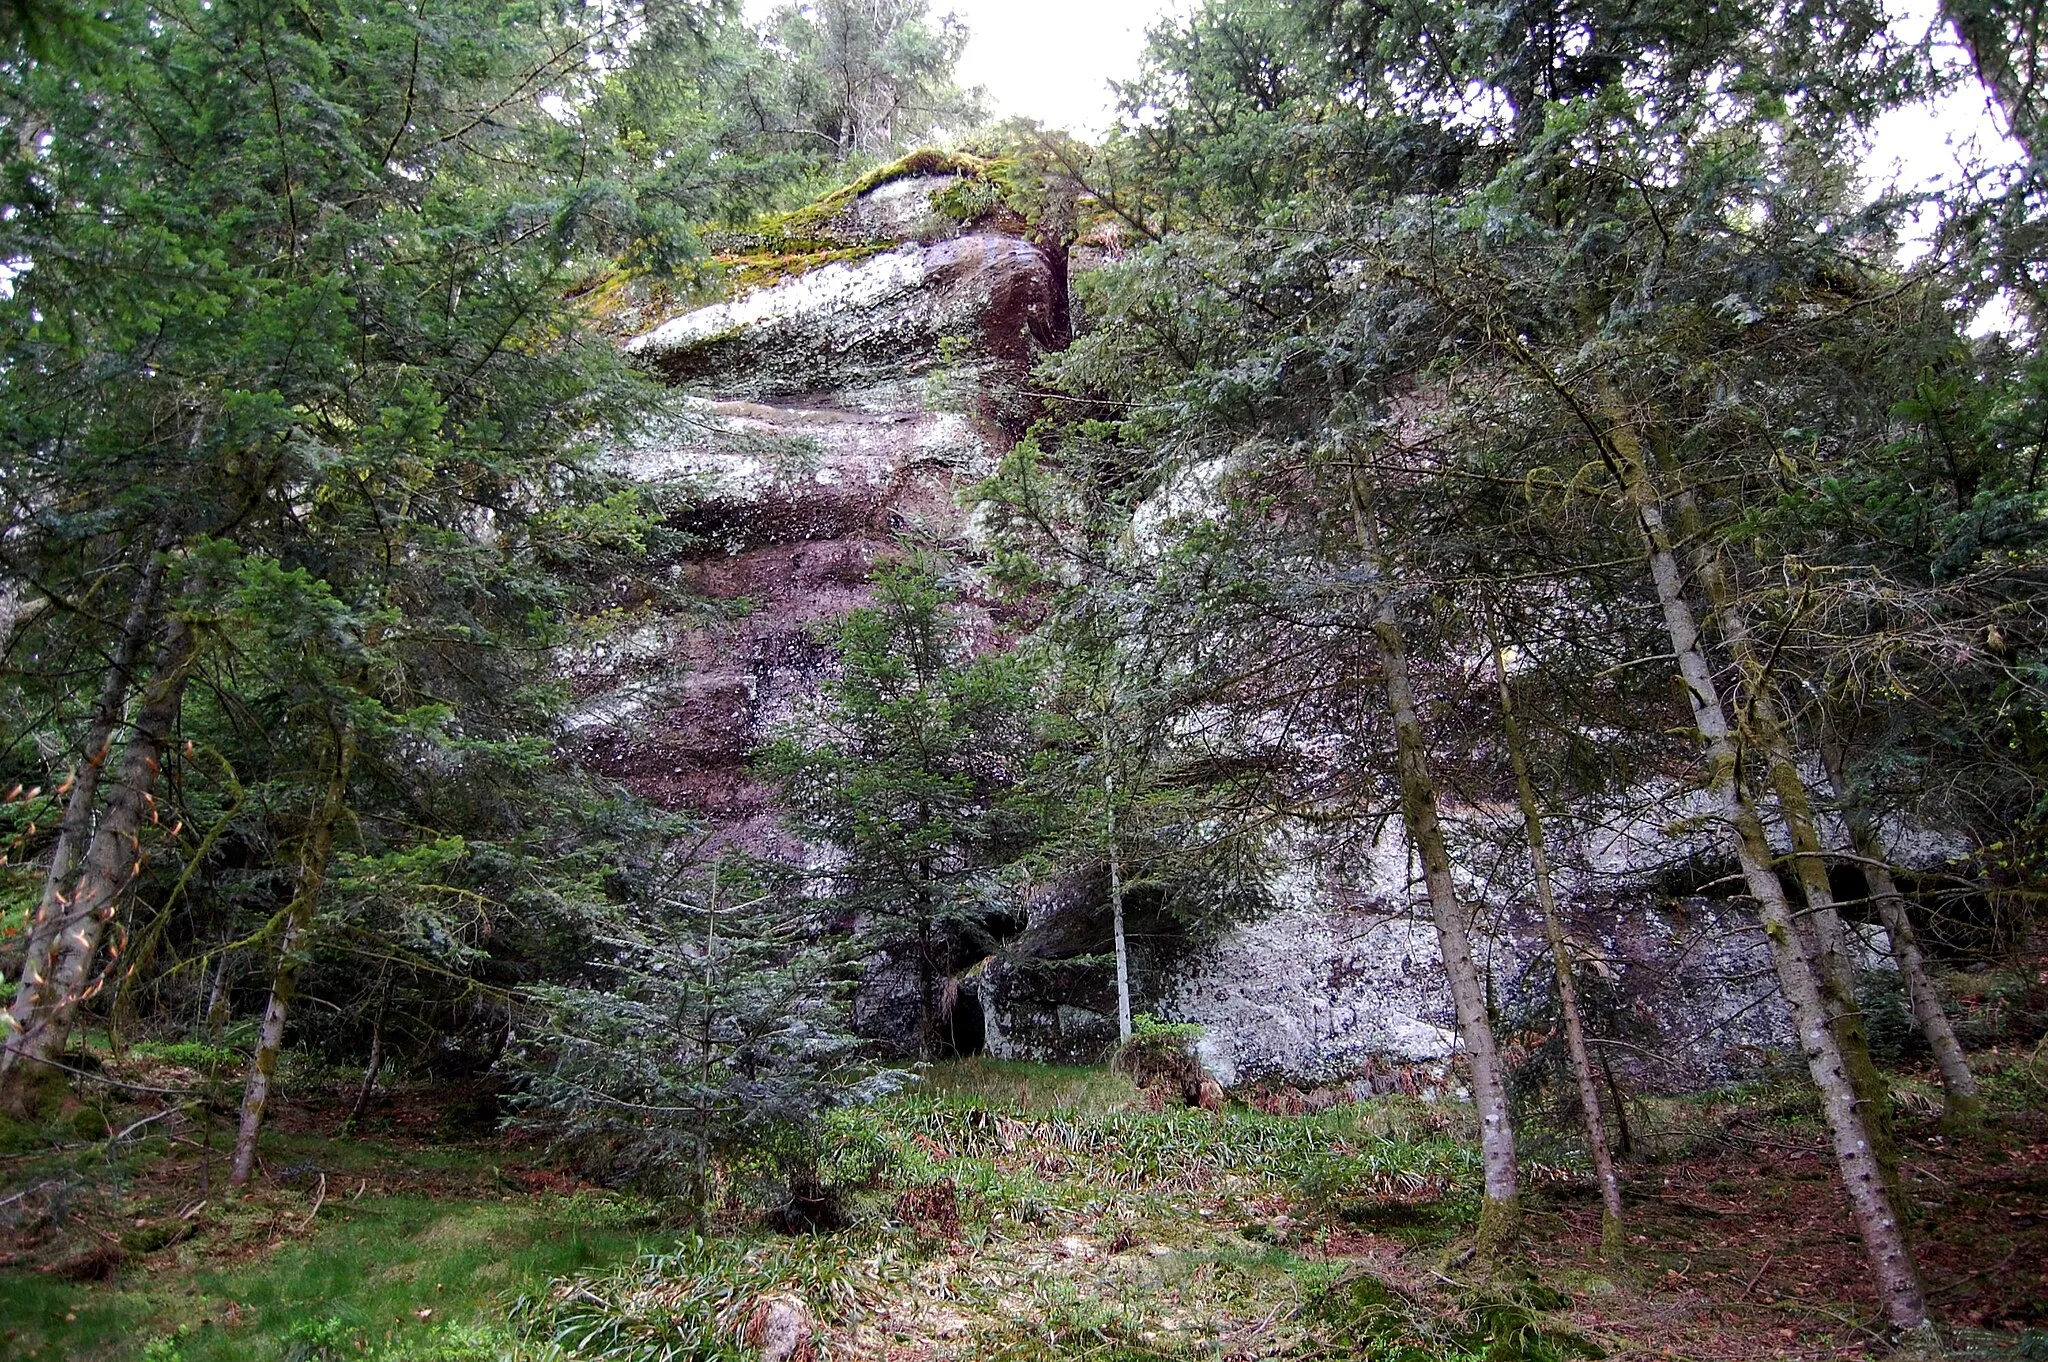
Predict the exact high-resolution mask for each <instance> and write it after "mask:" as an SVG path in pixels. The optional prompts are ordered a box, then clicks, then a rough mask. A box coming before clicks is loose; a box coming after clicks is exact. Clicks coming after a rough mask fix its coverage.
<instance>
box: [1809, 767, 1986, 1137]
mask: <svg viewBox="0 0 2048 1362" xmlns="http://www.w3.org/2000/svg"><path fill="white" fill-rule="evenodd" d="M1820 756H1821V764H1822V765H1823V766H1825V767H1826V768H1827V773H1828V782H1829V783H1830V784H1831V785H1832V786H1833V787H1834V791H1835V799H1836V802H1837V806H1838V807H1839V809H1840V810H1841V814H1842V822H1843V823H1844V824H1845V825H1846V826H1847V827H1848V829H1849V841H1850V845H1851V846H1853V847H1854V848H1855V850H1856V854H1857V855H1858V856H1859V857H1861V858H1862V860H1863V875H1864V878H1865V879H1866V880H1868V881H1869V883H1870V898H1871V902H1872V903H1873V904H1875V905H1876V907H1877V917H1878V921H1880V922H1882V923H1883V924H1884V930H1885V935H1886V936H1887V937H1889V938H1890V939H1891V944H1892V958H1893V959H1894V960H1896V961H1897V962H1898V966H1899V977H1900V978H1901V979H1902V980H1903V981H1904V982H1905V985H1906V1000H1907V1002H1908V1003H1909V1004H1910V1005H1911V1007H1912V1009H1913V1021H1914V1023H1915V1024H1916V1025H1918V1026H1919V1028H1920V1034H1921V1036H1922V1037H1924V1038H1925V1039H1926V1041H1927V1048H1928V1049H1929V1050H1932V1051H1933V1052H1934V1066H1935V1068H1936V1069H1937V1070H1938V1071H1939V1072H1940V1074H1941V1092H1942V1102H1943V1106H1944V1109H1945V1114H1946V1118H1947V1120H1948V1121H1949V1122H1950V1123H1951V1124H1953V1125H1958V1126H1965V1127H1967V1126H1970V1125H1973V1124H1975V1123H1976V1122H1977V1121H1979V1120H1980V1119H1982V1117H1983V1114H1984V1099H1983V1098H1982V1097H1981V1096H1979V1095H1978V1092H1977V1076H1976V1075H1975V1074H1973V1073H1971V1072H1970V1061H1969V1059H1968V1058H1967V1057H1966V1056H1965V1055H1964V1054H1963V1047H1962V1043H1961V1042H1960V1041H1958V1040H1957V1039H1956V1029H1955V1027H1954V1026H1953V1025H1952V1024H1950V1022H1949V1019H1948V1009H1946V1008H1945V1007H1943V1006H1942V1003H1941V993H1940V991H1939V990H1937V989H1936V988H1935V987H1934V979H1933V978H1932V976H1930V975H1929V974H1928V972H1927V957H1926V956H1925V955H1924V954H1922V953H1921V950H1920V938H1919V935H1918V934H1917V933H1916V932H1914V930H1913V920H1912V918H1910V917H1909V916H1907V913H1906V898H1905V895H1903V894H1901V893H1900V892H1899V886H1898V883H1897V882H1896V881H1895V880H1893V879H1892V870H1891V865H1890V863H1889V862H1888V861H1887V860H1886V858H1885V854H1884V846H1883V844H1882V843H1880V842H1879V841H1878V838H1877V830H1876V829H1875V828H1874V827H1872V826H1871V822H1870V815H1869V813H1868V812H1866V811H1865V809H1864V808H1863V806H1862V804H1861V803H1860V802H1858V800H1857V799H1856V797H1855V790H1854V787H1853V786H1852V785H1851V784H1850V783H1849V778H1848V760H1847V757H1846V756H1845V754H1844V753H1843V751H1842V747H1841V744H1840V743H1838V742H1835V741H1834V740H1833V739H1831V738H1828V737H1823V738H1822V739H1821V744H1820Z"/></svg>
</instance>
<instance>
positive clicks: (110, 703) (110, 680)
mask: <svg viewBox="0 0 2048 1362" xmlns="http://www.w3.org/2000/svg"><path fill="white" fill-rule="evenodd" d="M164 547H167V546H166V545H165V544H164V543H163V536H162V535H161V534H160V535H159V536H158V538H157V541H156V543H154V544H153V545H152V547H151V549H150V553H149V558H148V560H147V561H146V562H145V563H144V564H143V565H142V573H141V576H140V577H139V578H138V579H137V580H136V584H135V594H134V597H133V599H132V600H131V601H130V603H129V606H128V616H127V618H126V619H125V620H123V621H122V624H121V632H120V634H119V636H118V637H116V639H115V640H114V651H113V654H112V656H111V658H110V659H109V660H108V664H107V673H106V677H105V680H104V681H103V683H102V684H101V687H100V694H99V700H98V702H97V703H96V704H95V705H94V707H93V713H92V723H91V726H90V727H89V728H87V730H86V734H85V747H84V750H83V752H82V753H81V755H80V760H79V764H78V769H77V770H76V771H75V772H74V773H73V775H72V778H71V793H70V795H69V797H68V798H67V799H66V801H65V804H64V817H63V820H62V821H61V822H59V823H58V825H57V843H56V845H55V846H54V847H52V848H51V850H50V868H49V873H48V874H47V875H45V876H44V879H43V893H42V899H41V901H40V902H39V903H38V904H37V905H36V913H35V917H34V919H33V920H32V921H31V922H30V924H29V933H28V941H27V942H26V944H25V949H24V952H23V957H22V966H21V983H20V987H19V988H17V989H16V991H15V994H14V1002H13V1004H12V1006H10V1007H9V1008H8V1011H7V1015H6V1017H5V1018H4V1019H0V1026H4V1027H5V1030H6V1044H5V1046H4V1048H0V1082H4V1081H5V1077H6V1075H7V1074H8V1073H9V1071H11V1070H12V1069H14V1068H15V1066H16V1065H17V1064H18V1063H19V1062H20V1057H19V1053H18V1050H19V1042H20V1041H21V1040H22V1039H23V1038H24V1037H26V1035H27V1034H28V1030H29V1026H30V1024H31V1023H32V1022H33V1021H34V1020H35V1019H36V1016H37V1014H38V1013H39V1012H40V1011H42V1010H43V1009H45V1008H46V1007H47V1006H48V1005H49V998H50V994H49V986H50V969H51V961H52V958H53V957H54V955H55V953H56V946H57V940H58V938H59V937H60V936H62V935H63V933H64V930H65V928H66V927H67V926H69V925H70V922H71V911H70V909H71V899H70V897H69V896H68V895H67V893H66V891H67V890H69V889H70V888H71V887H72V885H71V881H72V876H73V872H74V871H76V870H77V868H78V859H79V855H80V853H81V851H82V850H83V849H84V847H85V845H86V843H87V841H88V839H89V838H90V837H91V835H92V816H93V812H94V810H95V808H96V807H97V806H98V803H99V787H100V774H101V773H102V772H103V771H105V770H106V765H107V757H108V755H109V753H110V752H111V751H112V748H113V743H114V730H115V729H116V728H117V727H119V726H120V722H121V711H122V710H123V709H124V708H126V706H127V701H128V692H129V689H130V688H131V687H132V686H133V685H134V677H135V658H136V656H137V654H139V653H140V652H141V651H142V645H143V643H144V641H145V640H147V639H148V637H149V634H150V632H151V630H152V628H153V627H154V626H155V623H156V604H157V594H158V592H159V591H160V590H161V589H162V586H163V579H164V569H165V566H166V563H167V559H166V558H165V555H164V553H163V552H162V550H163V548H164Z"/></svg>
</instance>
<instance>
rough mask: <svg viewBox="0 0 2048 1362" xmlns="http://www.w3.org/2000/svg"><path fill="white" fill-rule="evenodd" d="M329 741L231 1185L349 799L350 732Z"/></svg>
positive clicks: (253, 1128) (258, 1128) (250, 1157)
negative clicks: (323, 784) (323, 786)
mask: <svg viewBox="0 0 2048 1362" xmlns="http://www.w3.org/2000/svg"><path fill="white" fill-rule="evenodd" d="M333 742H334V751H333V754H332V765H331V767H330V769H329V771H328V779H327V793H326V798H325V799H324V800H323V801H322V803H321V806H320V807H319V808H318V809H317V810H315V811H314V814H313V819H312V823H311V825H310V826H309V827H308V828H307V829H306V840H305V843H304V845H303V846H302V848H301V850H300V852H299V886H298V892H297V893H295V894H294V895H293V896H292V901H291V903H290V904H288V905H287V906H286V908H285V920H284V939H283V940H282V941H281V942H279V944H278V951H277V974H276V976H275V977H274V978H273V979H272V980H271V984H270V1003H269V1005H268V1006H266V1007H265V1008H264V1009H263V1028H262V1030H261V1031H260V1032H259V1033H258V1035H257V1040H256V1053H255V1054H254V1055H253V1056H251V1058H250V1061H249V1076H248V1078H247V1080H246V1081H245V1082H244V1083H243V1085H242V1119H241V1125H240V1127H239V1128H238V1129H237V1131H236V1133H235V1156H234V1163H233V1166H232V1167H231V1169H230V1171H229V1173H228V1185H229V1186H231V1187H242V1186H245V1185H247V1183H248V1181H249V1177H250V1174H252V1173H254V1172H255V1171H256V1144H257V1140H258V1139H259V1138H260V1137H261V1135H262V1133H263V1111H264V1107H265V1106H266V1105H267V1104H268V1103H269V1101H270V1081H271V1077H272V1076H273V1075H274V1074H275V1073H276V1071H277V1055H278V1051H279V1050H280V1049H282V1048H283V1046H284V1026H285V1020H286V1018H287V1017H288V1016H289V1015H290V1012H291V1006H292V1001H293V1000H294V999H295V998H296V997H297V996H298V989H299V968H300V966H301V965H302V964H304V960H305V953H306V947H307V937H308V936H309V935H310V934H311V932H312V929H313V920H314V917H315V916H316V915H317V914H318V912H319V910H320V895H321V891H322V890H323V889H325V888H326V884H327V868H328V864H329V862H330V861H331V859H332V858H333V854H334V828H335V825H336V824H338V823H339V822H340V821H341V815H342V809H343V808H344V806H345V805H346V803H347V800H348V772H349V766H350V764H351V761H352V759H353V757H354V755H355V746H354V739H353V736H352V735H350V734H347V733H342V732H337V733H335V734H334V737H333Z"/></svg>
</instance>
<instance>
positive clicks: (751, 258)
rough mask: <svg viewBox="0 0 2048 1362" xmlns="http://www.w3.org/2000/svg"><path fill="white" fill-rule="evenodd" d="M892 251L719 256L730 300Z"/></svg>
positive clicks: (833, 249)
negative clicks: (816, 272)
mask: <svg viewBox="0 0 2048 1362" xmlns="http://www.w3.org/2000/svg"><path fill="white" fill-rule="evenodd" d="M886 249H888V248H887V247H886V246H880V245H868V246H832V247H827V248H824V249H821V250H806V251H784V252H776V251H761V252H755V253H752V254H746V255H720V256H717V257H715V259H716V260H717V261H718V263H719V265H720V266H721V267H722V268H723V270H724V271H725V275H724V279H725V292H726V296H727V297H730V298H737V297H740V296H741V295H743V294H748V293H752V292H753V291H754V290H755V289H760V288H769V287H772V286H773V285H776V284H779V283H781V282H783V281H784V280H786V279H794V278H796V277H797V276H799V275H803V274H808V273H810V272H811V271H812V270H815V269H820V268H822V267H824V266H826V265H839V264H844V263H846V262H848V261H852V260H865V259H867V258H868V257H870V256H873V255H878V254H880V253H881V252H882V251H884V250H886Z"/></svg>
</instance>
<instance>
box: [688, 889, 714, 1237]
mask: <svg viewBox="0 0 2048 1362" xmlns="http://www.w3.org/2000/svg"><path fill="white" fill-rule="evenodd" d="M717 959H718V865H717V862H715V861H714V862H713V863H712V867H711V877H710V883H709V885H708V886H707V888H706V893H705V896H704V1006H703V1008H702V1018H701V1024H700V1026H699V1028H698V1032H697V1148H696V1156H697V1157H696V1165H697V1166H696V1169H695V1174H696V1176H695V1180H694V1185H693V1186H692V1187H691V1189H690V1194H691V1196H692V1197H693V1198H695V1201H696V1206H695V1207H694V1208H693V1212H692V1214H693V1216H694V1218H695V1220H696V1221H697V1224H698V1226H699V1227H702V1226H704V1225H705V1224H706V1223H707V1222H708V1220H709V1218H710V1213H711V1041H712V1037H713V1035H714V1034H715V1032H716V1022H717V1017H716V1014H715V1013H716V1010H715V1008H714V1006H713V1003H712V993H713V990H714V988H715V986H716V983H717Z"/></svg>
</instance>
